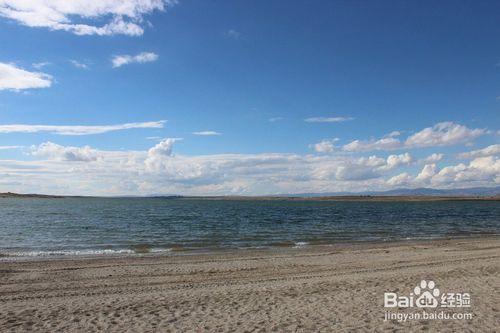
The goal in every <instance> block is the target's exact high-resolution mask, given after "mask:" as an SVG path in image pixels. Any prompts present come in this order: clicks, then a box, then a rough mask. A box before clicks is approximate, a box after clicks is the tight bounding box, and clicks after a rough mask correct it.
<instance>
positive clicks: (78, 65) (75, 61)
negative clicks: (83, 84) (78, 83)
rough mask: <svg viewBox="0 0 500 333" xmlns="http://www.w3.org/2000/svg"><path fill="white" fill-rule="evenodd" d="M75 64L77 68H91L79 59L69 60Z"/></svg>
mask: <svg viewBox="0 0 500 333" xmlns="http://www.w3.org/2000/svg"><path fill="white" fill-rule="evenodd" d="M69 62H70V63H71V64H72V65H73V66H75V67H76V68H80V69H89V66H88V65H87V64H85V63H83V62H81V61H78V60H70V61H69Z"/></svg>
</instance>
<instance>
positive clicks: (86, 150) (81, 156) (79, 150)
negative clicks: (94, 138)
mask: <svg viewBox="0 0 500 333" xmlns="http://www.w3.org/2000/svg"><path fill="white" fill-rule="evenodd" d="M31 155H33V156H37V157H44V158H48V159H52V160H56V161H68V162H92V161H96V160H97V159H98V158H99V157H100V153H99V152H98V151H97V150H95V149H92V148H90V147H89V146H84V147H71V146H61V145H58V144H55V143H52V142H50V141H48V142H45V143H42V144H40V145H38V146H32V147H31Z"/></svg>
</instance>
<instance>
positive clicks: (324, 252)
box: [0, 238, 500, 332]
mask: <svg viewBox="0 0 500 333" xmlns="http://www.w3.org/2000/svg"><path fill="white" fill-rule="evenodd" d="M421 279H427V280H430V279H432V280H434V281H435V282H436V284H437V286H438V287H439V288H440V289H441V290H442V291H445V292H446V291H455V292H459V291H462V292H470V293H471V298H472V306H471V308H470V309H468V310H469V311H470V312H472V313H473V318H472V319H471V320H448V321H446V320H423V321H410V322H396V321H384V311H385V310H384V307H383V294H384V292H385V291H398V292H400V293H405V294H408V293H410V292H411V291H412V290H413V287H414V286H415V285H416V284H417V283H419V282H420V280H421ZM499 287H500V238H482V239H467V240H465V239H461V240H446V241H422V242H399V243H391V244H355V245H335V246H322V247H309V248H299V249H290V248H280V249H275V250H262V251H255V250H252V251H250V250H245V251H235V252H231V253H223V252H219V253H211V254H188V255H185V254H183V255H162V256H153V255H149V256H142V257H114V258H109V257H108V258H90V259H89V258H87V259H82V258H80V259H71V260H69V259H55V260H54V259H52V260H46V261H41V260H38V261H26V262H19V261H18V262H0V331H1V332H10V331H16V332H17V331H29V332H33V331H36V332H55V331H59V332H100V331H104V332H126V331H130V332H268V331H269V332H271V331H272V332H342V331H349V332H351V331H356V332H357V331H359V332H363V331H366V332H378V331H380V332H386V331H390V332H410V331H431V332H494V331H495V330H498V328H499V327H500V312H499V307H500V305H499V300H500V298H499ZM456 311H457V312H460V311H463V309H462V310H460V311H458V310H456Z"/></svg>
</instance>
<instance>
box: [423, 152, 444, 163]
mask: <svg viewBox="0 0 500 333" xmlns="http://www.w3.org/2000/svg"><path fill="white" fill-rule="evenodd" d="M443 156H444V155H443V154H438V153H432V154H431V155H429V156H427V157H426V158H424V159H423V160H421V162H423V163H426V164H428V163H436V162H439V161H441V160H442V159H443Z"/></svg>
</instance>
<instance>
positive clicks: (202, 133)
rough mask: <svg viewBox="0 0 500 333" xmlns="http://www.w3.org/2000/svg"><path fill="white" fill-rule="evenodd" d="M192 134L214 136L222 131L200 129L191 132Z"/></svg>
mask: <svg viewBox="0 0 500 333" xmlns="http://www.w3.org/2000/svg"><path fill="white" fill-rule="evenodd" d="M193 134H194V135H200V136H216V135H222V133H219V132H216V131H200V132H193Z"/></svg>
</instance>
